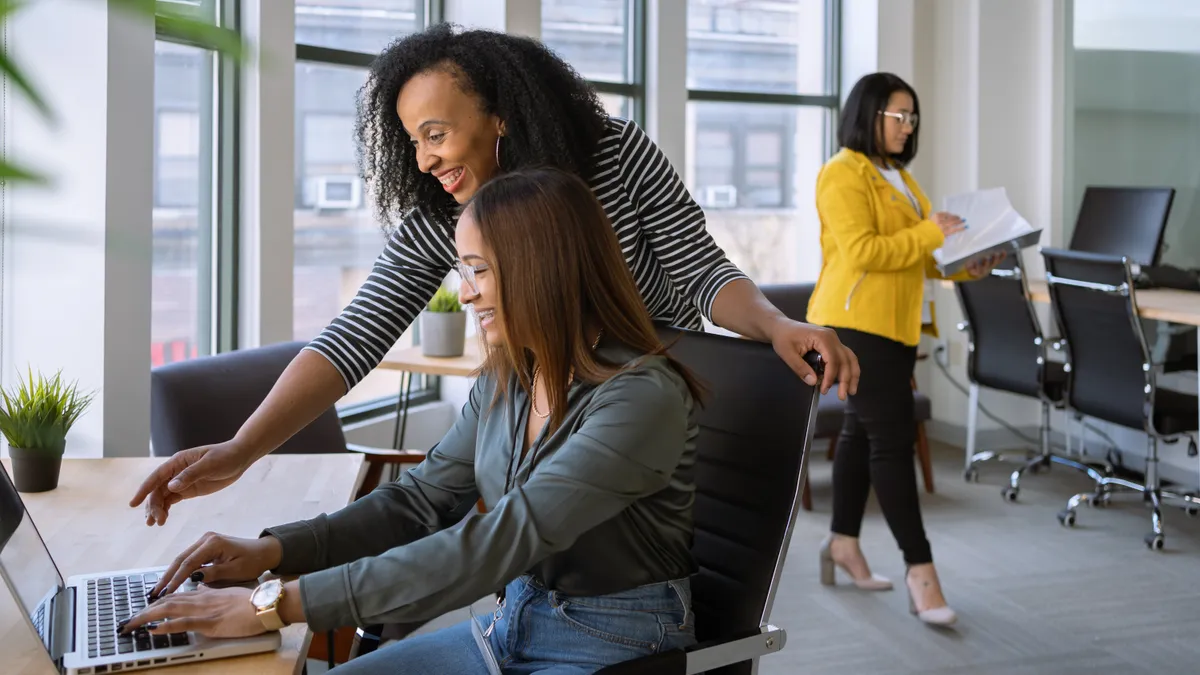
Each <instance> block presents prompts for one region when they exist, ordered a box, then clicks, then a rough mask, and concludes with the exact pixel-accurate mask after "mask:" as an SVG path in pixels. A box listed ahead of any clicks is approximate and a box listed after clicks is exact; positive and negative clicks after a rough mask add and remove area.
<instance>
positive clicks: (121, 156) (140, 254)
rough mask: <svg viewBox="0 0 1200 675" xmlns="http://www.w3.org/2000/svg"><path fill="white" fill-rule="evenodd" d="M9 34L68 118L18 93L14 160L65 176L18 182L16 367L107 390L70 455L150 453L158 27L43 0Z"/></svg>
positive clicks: (12, 256)
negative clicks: (43, 112) (46, 182)
mask: <svg viewBox="0 0 1200 675" xmlns="http://www.w3.org/2000/svg"><path fill="white" fill-rule="evenodd" d="M7 28H8V42H9V49H10V51H11V53H13V54H14V59H15V60H16V61H17V62H18V63H20V64H21V65H22V66H23V67H24V68H25V70H26V72H27V75H28V76H29V78H30V79H31V80H32V81H33V82H34V83H36V84H37V85H38V87H39V89H40V91H41V92H42V94H43V95H44V96H45V97H46V98H47V100H48V102H49V104H50V106H51V107H52V108H53V109H54V110H55V111H56V113H57V119H58V123H57V125H56V127H50V126H47V125H46V124H45V123H44V122H42V121H41V120H40V119H39V118H38V116H37V115H35V114H34V112H33V111H32V110H31V109H30V108H29V107H27V106H24V105H21V104H19V103H16V101H15V99H16V96H15V95H14V93H13V86H12V84H11V83H10V84H9V85H8V90H9V95H8V97H7V98H8V102H9V109H8V110H6V111H4V114H5V115H6V116H7V117H8V119H6V123H7V125H8V127H7V131H8V138H9V147H8V148H6V151H7V153H6V154H7V156H8V157H9V158H12V159H16V160H19V161H22V162H25V163H27V164H29V165H33V166H35V167H36V168H37V169H39V170H41V171H42V172H44V173H46V174H48V175H49V176H51V177H52V178H53V179H54V182H53V184H52V185H51V186H50V187H49V188H48V189H29V188H14V187H11V186H10V187H8V188H7V189H8V193H7V196H8V199H7V200H6V213H5V214H4V222H5V231H4V307H3V313H4V316H3V329H4V334H3V336H2V340H0V341H2V343H3V354H2V355H3V358H2V359H0V381H2V382H3V384H4V386H5V387H12V386H13V384H14V375H15V371H16V370H17V369H21V370H24V369H25V368H26V367H31V368H33V369H34V370H41V371H43V372H45V373H46V374H53V373H54V371H56V370H58V369H62V371H63V375H64V377H65V378H67V379H68V380H78V381H79V385H80V387H81V389H85V390H97V391H98V396H97V398H96V400H95V403H94V404H93V407H92V408H91V410H90V411H89V412H88V413H87V414H85V415H84V416H83V417H82V418H80V420H79V421H78V423H77V424H76V425H75V427H74V428H73V429H72V431H71V433H70V435H69V437H68V439H67V454H68V455H72V456H100V455H101V454H104V455H109V456H116V455H146V454H147V453H148V451H149V442H150V438H149V436H150V434H149V409H150V396H149V394H150V373H149V367H148V363H147V358H146V356H147V354H149V349H150V278H151V277H150V264H151V259H150V239H151V221H150V213H151V198H152V194H151V189H152V184H153V180H152V166H153V146H152V143H153V134H151V133H150V130H151V129H153V128H154V121H153V118H152V114H153V109H154V108H153V87H152V86H148V85H152V83H153V81H154V26H153V23H152V21H150V20H147V19H138V20H135V19H132V18H130V17H128V16H127V15H126V14H123V13H119V12H109V11H108V9H107V6H106V4H105V3H97V2H92V1H91V0H42V1H40V2H36V3H32V4H31V5H29V6H28V7H26V8H25V9H23V10H21V11H20V12H19V13H18V14H17V17H16V20H15V22H14V23H12V24H11V25H10V26H8V27H7Z"/></svg>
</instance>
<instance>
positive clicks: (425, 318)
mask: <svg viewBox="0 0 1200 675" xmlns="http://www.w3.org/2000/svg"><path fill="white" fill-rule="evenodd" d="M466 342H467V313H466V312H430V311H428V310H426V311H424V312H421V353H422V354H424V355H425V356H438V357H453V356H462V355H463V349H464V347H465V346H466Z"/></svg>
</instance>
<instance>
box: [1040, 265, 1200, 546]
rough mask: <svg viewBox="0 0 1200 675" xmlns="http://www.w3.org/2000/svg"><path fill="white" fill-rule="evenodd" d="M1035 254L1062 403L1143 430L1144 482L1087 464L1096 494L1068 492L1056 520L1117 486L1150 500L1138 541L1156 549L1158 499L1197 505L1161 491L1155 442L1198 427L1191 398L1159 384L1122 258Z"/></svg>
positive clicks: (1159, 542)
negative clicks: (1046, 294)
mask: <svg viewBox="0 0 1200 675" xmlns="http://www.w3.org/2000/svg"><path fill="white" fill-rule="evenodd" d="M1042 255H1043V257H1044V258H1045V260H1046V281H1047V284H1048V285H1049V289H1050V301H1051V303H1052V304H1053V306H1054V311H1055V316H1056V318H1057V320H1058V324H1059V328H1060V330H1061V332H1062V335H1063V337H1064V338H1066V341H1067V342H1066V344H1067V353H1068V366H1067V376H1068V381H1067V397H1066V402H1067V407H1068V408H1069V409H1070V410H1071V411H1073V412H1076V413H1078V414H1081V415H1087V416H1090V417H1095V418H1097V419H1102V420H1106V421H1108V422H1112V423H1114V424H1119V425H1121V426H1124V427H1128V428H1130V429H1137V430H1140V431H1144V432H1145V433H1146V436H1147V453H1146V470H1145V480H1144V484H1138V483H1134V482H1133V481H1130V480H1126V479H1123V478H1117V477H1113V476H1104V475H1101V474H1100V473H1099V472H1096V471H1094V470H1089V472H1088V473H1089V475H1090V476H1091V477H1092V479H1093V480H1094V481H1095V483H1096V490H1095V492H1093V493H1091V494H1089V493H1080V494H1077V495H1075V496H1073V497H1071V499H1070V500H1069V501H1068V502H1067V508H1066V509H1064V510H1063V511H1061V512H1060V513H1059V514H1058V519H1059V522H1061V523H1062V524H1063V525H1065V526H1068V527H1070V526H1073V525H1074V524H1075V518H1076V509H1077V508H1078V506H1079V504H1081V503H1083V502H1085V501H1090V502H1091V503H1092V504H1093V505H1103V504H1107V503H1108V502H1109V500H1110V498H1111V497H1112V496H1114V495H1117V494H1129V493H1119V492H1116V489H1117V488H1125V489H1127V490H1131V491H1132V492H1133V493H1134V494H1139V495H1141V496H1142V498H1143V499H1144V500H1145V501H1146V502H1148V503H1149V504H1150V505H1151V507H1152V509H1153V511H1152V515H1151V525H1152V527H1153V530H1152V531H1151V532H1150V534H1148V535H1146V537H1145V542H1146V545H1147V546H1149V547H1150V548H1151V549H1154V550H1159V549H1162V547H1163V528H1162V512H1161V508H1160V505H1161V503H1162V500H1164V499H1168V500H1172V501H1177V502H1180V503H1181V505H1182V506H1183V507H1185V508H1187V509H1189V510H1192V509H1194V508H1196V507H1197V505H1200V499H1197V498H1196V497H1194V496H1191V495H1180V494H1176V493H1173V492H1167V491H1165V490H1163V489H1162V486H1161V481H1160V479H1159V473H1158V444H1159V441H1160V440H1165V441H1167V442H1173V441H1177V440H1178V439H1179V438H1181V437H1183V436H1184V435H1185V434H1188V433H1189V432H1194V431H1196V430H1197V429H1198V428H1200V420H1198V417H1200V415H1198V414H1197V401H1196V396H1193V395H1190V394H1184V393H1181V392H1177V391H1172V390H1168V389H1160V388H1159V387H1158V385H1157V382H1156V369H1155V368H1154V367H1153V365H1152V364H1151V361H1150V350H1149V348H1148V346H1147V344H1146V337H1145V333H1144V331H1143V329H1142V322H1141V319H1140V317H1139V316H1138V308H1137V298H1136V297H1135V295H1134V292H1133V289H1134V283H1133V276H1132V272H1131V270H1130V262H1129V260H1128V259H1127V258H1120V257H1114V256H1108V255H1100V254H1095V253H1085V252H1078V251H1063V250H1057V249H1043V250H1042Z"/></svg>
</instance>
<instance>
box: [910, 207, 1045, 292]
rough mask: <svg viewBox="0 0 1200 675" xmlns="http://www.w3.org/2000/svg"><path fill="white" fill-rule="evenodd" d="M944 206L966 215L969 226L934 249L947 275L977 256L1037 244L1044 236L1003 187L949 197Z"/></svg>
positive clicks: (947, 210)
mask: <svg viewBox="0 0 1200 675" xmlns="http://www.w3.org/2000/svg"><path fill="white" fill-rule="evenodd" d="M942 210H943V211H946V212H947V213H953V214H954V215H956V216H958V217H959V218H962V219H963V220H964V221H966V225H967V228H966V229H965V230H963V231H962V232H959V233H957V234H952V235H950V236H949V237H947V238H946V243H944V244H942V247H941V248H939V249H937V250H936V251H934V252H933V259H934V261H936V262H937V267H938V270H939V271H940V272H941V273H942V274H944V275H946V276H950V275H952V274H957V273H958V272H959V271H961V270H962V269H963V268H964V267H966V266H967V263H969V262H970V261H972V260H974V259H975V258H978V257H981V256H985V255H990V254H992V253H997V252H999V251H1008V253H1009V254H1010V255H1011V254H1013V253H1016V252H1017V251H1019V250H1020V249H1023V248H1028V247H1030V246H1034V245H1036V244H1037V243H1038V240H1039V239H1040V238H1041V234H1042V231H1041V229H1040V228H1039V229H1034V227H1033V226H1032V225H1030V224H1029V221H1028V220H1025V219H1024V218H1022V217H1021V214H1019V213H1017V211H1016V209H1014V208H1013V207H1012V204H1010V203H1009V201H1008V193H1007V192H1006V191H1005V190H1004V188H1002V187H998V188H991V189H988V190H976V191H974V192H964V193H962V194H957V195H951V196H949V197H946V199H945V200H944V202H943V206H942Z"/></svg>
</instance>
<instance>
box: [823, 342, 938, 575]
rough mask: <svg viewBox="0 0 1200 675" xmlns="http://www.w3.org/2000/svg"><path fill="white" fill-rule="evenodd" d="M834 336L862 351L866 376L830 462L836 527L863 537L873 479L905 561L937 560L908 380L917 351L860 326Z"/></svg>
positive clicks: (860, 356) (850, 403) (848, 407)
mask: <svg viewBox="0 0 1200 675" xmlns="http://www.w3.org/2000/svg"><path fill="white" fill-rule="evenodd" d="M837 334H838V337H839V338H840V339H841V341H842V343H843V344H845V345H846V346H847V347H849V348H850V349H851V350H853V351H854V353H855V354H856V355H857V356H858V361H859V364H860V365H861V366H862V376H861V378H860V379H859V383H858V393H857V394H855V395H854V396H851V397H849V399H848V401H847V405H846V417H845V420H844V421H843V423H842V434H841V436H840V437H839V438H838V445H837V455H836V456H835V457H834V460H833V525H832V527H831V529H832V530H833V532H835V533H837V534H842V535H846V536H850V537H857V536H858V533H859V530H860V529H861V527H862V519H863V511H864V510H865V509H866V506H867V495H868V494H869V493H870V491H871V486H872V485H874V486H875V496H876V497H877V498H878V499H879V507H880V509H881V510H882V511H883V517H884V519H886V520H887V524H888V527H890V528H891V530H892V536H894V537H896V543H897V544H899V545H900V550H901V551H903V552H904V562H905V563H907V564H909V565H919V564H921V563H928V562H933V553H932V552H931V551H930V550H929V541H928V540H926V539H925V526H924V524H923V523H922V522H921V505H920V502H919V501H918V499H917V474H916V470H915V469H914V468H913V444H914V443H915V442H916V434H917V423H916V419H915V418H916V415H915V412H914V409H913V392H912V383H911V379H912V374H913V367H914V366H915V365H916V363H917V349H916V347H908V346H905V345H904V344H901V343H899V342H896V341H894V340H889V339H887V338H884V337H880V336H878V335H872V334H870V333H863V332H860V331H856V330H849V329H844V328H838V329H837Z"/></svg>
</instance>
